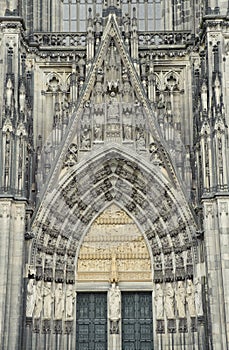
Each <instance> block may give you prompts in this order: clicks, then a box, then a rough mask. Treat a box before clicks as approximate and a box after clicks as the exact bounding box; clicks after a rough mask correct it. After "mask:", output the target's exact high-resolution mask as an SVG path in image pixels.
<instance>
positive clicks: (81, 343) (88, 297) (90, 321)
mask: <svg viewBox="0 0 229 350" xmlns="http://www.w3.org/2000/svg"><path fill="white" fill-rule="evenodd" d="M76 320H77V321H76V349H77V350H107V294H106V293H78V294H77V312H76Z"/></svg>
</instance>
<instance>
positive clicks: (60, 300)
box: [55, 283, 64, 320]
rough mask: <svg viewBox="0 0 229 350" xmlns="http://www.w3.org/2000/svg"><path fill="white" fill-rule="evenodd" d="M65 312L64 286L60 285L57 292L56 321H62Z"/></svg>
mask: <svg viewBox="0 0 229 350" xmlns="http://www.w3.org/2000/svg"><path fill="white" fill-rule="evenodd" d="M63 312H64V292H63V287H62V284H61V283H59V284H58V285H57V287H56V290H55V319H56V320H60V319H61V318H62V316H63Z"/></svg>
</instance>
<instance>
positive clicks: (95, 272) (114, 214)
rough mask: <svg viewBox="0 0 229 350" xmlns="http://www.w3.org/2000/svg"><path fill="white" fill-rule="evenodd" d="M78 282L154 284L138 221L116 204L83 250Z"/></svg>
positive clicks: (97, 223)
mask: <svg viewBox="0 0 229 350" xmlns="http://www.w3.org/2000/svg"><path fill="white" fill-rule="evenodd" d="M77 279H78V281H79V282H82V281H109V280H110V281H112V282H117V280H118V281H150V280H151V264H150V257H149V252H148V249H147V247H146V243H145V241H144V239H143V237H142V235H141V233H140V232H139V230H138V228H137V226H136V224H135V223H134V221H133V220H132V219H131V218H130V217H129V216H128V215H127V214H126V213H125V211H124V210H121V209H120V208H119V207H117V206H116V205H112V206H110V207H109V208H108V209H106V210H105V211H104V212H103V213H102V214H101V215H100V216H99V217H98V218H97V219H96V220H95V222H94V223H93V224H92V226H91V228H90V230H89V232H88V233H87V235H86V237H85V239H84V241H83V244H82V246H81V249H80V253H79V259H78V272H77Z"/></svg>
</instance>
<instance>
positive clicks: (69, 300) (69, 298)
mask: <svg viewBox="0 0 229 350" xmlns="http://www.w3.org/2000/svg"><path fill="white" fill-rule="evenodd" d="M74 302H75V292H74V290H73V287H72V284H69V285H68V286H67V289H66V319H67V320H71V319H72V318H73V305H74Z"/></svg>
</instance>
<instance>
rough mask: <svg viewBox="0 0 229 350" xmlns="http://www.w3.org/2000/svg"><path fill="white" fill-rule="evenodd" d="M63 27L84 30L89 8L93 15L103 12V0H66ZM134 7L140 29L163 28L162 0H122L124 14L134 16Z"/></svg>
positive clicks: (76, 30) (72, 30)
mask: <svg viewBox="0 0 229 350" xmlns="http://www.w3.org/2000/svg"><path fill="white" fill-rule="evenodd" d="M63 4H64V15H63V21H64V25H63V29H64V31H66V32H69V31H70V32H81V31H82V32H84V31H86V24H87V18H88V13H89V9H91V11H92V16H93V17H95V16H96V14H97V13H99V14H100V15H101V14H102V8H103V6H104V1H103V0H87V1H82V0H64V3H63ZM134 8H135V9H136V16H137V19H138V29H139V30H140V31H153V30H161V29H162V28H161V27H162V21H161V19H162V0H148V1H145V0H122V1H121V10H122V15H125V13H128V14H129V16H130V17H131V18H132V17H133V11H134Z"/></svg>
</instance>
